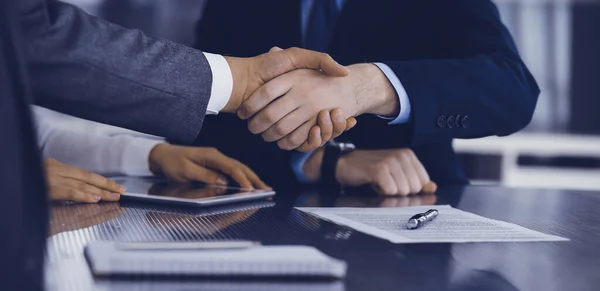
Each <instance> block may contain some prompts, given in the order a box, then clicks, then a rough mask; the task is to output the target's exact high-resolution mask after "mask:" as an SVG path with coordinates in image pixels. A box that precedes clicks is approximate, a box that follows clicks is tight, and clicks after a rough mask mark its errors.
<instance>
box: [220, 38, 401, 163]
mask: <svg viewBox="0 0 600 291" xmlns="http://www.w3.org/2000/svg"><path fill="white" fill-rule="evenodd" d="M227 61H228V63H229V64H230V67H231V68H232V75H233V80H234V89H233V92H232V98H231V100H230V102H229V103H228V105H227V106H226V107H225V108H224V111H225V112H237V114H238V116H239V117H240V118H242V119H247V120H249V122H248V127H249V130H250V131H251V132H252V133H254V134H261V136H262V137H263V139H264V140H265V141H267V142H275V141H277V144H278V146H279V147H280V148H281V149H285V150H292V149H296V150H299V151H303V152H306V151H310V150H314V149H316V148H317V147H320V146H322V145H323V144H324V143H325V142H327V141H329V140H330V139H332V138H335V137H337V136H339V135H340V134H341V133H343V132H344V131H345V130H349V129H350V128H352V127H353V126H354V125H355V124H356V119H355V118H354V117H355V116H358V115H360V114H363V113H374V114H383V115H385V114H386V113H387V114H388V115H392V114H394V111H397V107H398V106H397V105H395V104H394V103H393V102H394V101H392V102H387V101H388V100H393V99H391V98H394V99H397V98H396V97H395V92H394V91H393V89H391V86H390V85H389V82H388V81H387V79H386V78H385V76H384V75H383V73H382V72H381V71H380V70H379V69H378V68H377V67H376V66H375V65H372V64H358V65H353V66H350V67H348V68H346V67H344V66H341V65H339V64H338V63H336V62H335V61H334V60H333V59H332V58H331V57H330V56H329V55H327V54H323V53H318V52H313V51H309V50H303V49H298V48H291V49H286V50H281V49H279V48H273V49H272V50H271V51H270V52H268V53H266V54H263V55H260V56H257V57H254V58H249V59H238V58H227ZM386 108H391V112H386V111H385V109H386ZM388 111H389V110H388Z"/></svg>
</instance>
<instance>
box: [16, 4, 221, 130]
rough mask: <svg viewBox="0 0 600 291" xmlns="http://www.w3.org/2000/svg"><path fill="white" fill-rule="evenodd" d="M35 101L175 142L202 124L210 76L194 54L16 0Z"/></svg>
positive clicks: (59, 7)
mask: <svg viewBox="0 0 600 291" xmlns="http://www.w3.org/2000/svg"><path fill="white" fill-rule="evenodd" d="M19 2H20V3H21V5H22V6H21V13H22V15H21V17H22V28H23V34H24V35H25V39H26V43H25V45H26V51H27V52H26V53H27V60H28V67H29V72H30V74H31V79H32V81H31V82H32V86H33V88H34V93H35V103H36V104H38V105H40V106H43V107H47V108H51V109H54V110H57V111H61V112H65V113H68V114H71V115H75V116H78V117H82V118H85V119H90V120H94V121H98V122H102V123H107V124H111V125H116V126H120V127H125V128H129V129H132V130H136V131H140V132H145V133H149V134H153V135H158V136H164V137H167V138H170V139H173V140H176V141H180V142H192V141H193V140H194V139H195V138H196V137H197V135H198V133H199V131H200V128H201V127H202V121H203V119H204V115H205V113H206V108H207V105H208V101H209V99H210V92H211V85H212V73H211V70H210V66H209V64H208V61H207V60H206V58H205V56H204V54H203V53H202V52H200V51H197V50H194V49H192V48H189V47H186V46H184V45H180V44H176V43H173V42H170V41H166V40H157V39H153V38H150V37H148V36H146V35H144V34H143V33H142V32H140V31H138V30H131V29H125V28H122V27H119V26H117V25H114V24H111V23H109V22H107V21H104V20H101V19H98V18H96V17H93V16H91V15H88V14H86V13H85V12H83V11H81V10H80V9H78V8H76V7H74V6H72V5H70V4H66V3H63V2H59V1H54V0H49V1H46V0H19Z"/></svg>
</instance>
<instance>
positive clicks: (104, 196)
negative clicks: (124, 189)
mask: <svg viewBox="0 0 600 291" xmlns="http://www.w3.org/2000/svg"><path fill="white" fill-rule="evenodd" d="M63 185H65V186H68V187H69V188H70V189H75V190H77V191H78V192H82V193H84V194H86V195H87V196H90V197H91V199H93V200H94V201H95V202H97V201H98V200H103V201H119V199H120V198H121V194H119V193H111V192H110V191H106V190H103V189H100V188H98V187H96V186H93V185H90V184H87V183H85V182H82V181H78V180H73V179H68V180H66V181H65V182H64V183H63ZM90 197H86V199H89V198H90ZM98 197H100V198H99V199H97V198H98ZM77 202H89V201H77Z"/></svg>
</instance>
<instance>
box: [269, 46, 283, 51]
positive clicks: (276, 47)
mask: <svg viewBox="0 0 600 291" xmlns="http://www.w3.org/2000/svg"><path fill="white" fill-rule="evenodd" d="M282 50H283V49H282V48H280V47H278V46H274V47H272V48H271V49H270V50H269V52H270V53H272V52H278V51H282Z"/></svg>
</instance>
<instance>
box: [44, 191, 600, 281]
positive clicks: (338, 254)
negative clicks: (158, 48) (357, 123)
mask: <svg viewBox="0 0 600 291" xmlns="http://www.w3.org/2000/svg"><path fill="white" fill-rule="evenodd" d="M275 198H276V199H275V200H276V201H277V204H276V205H275V206H274V207H266V208H260V207H259V209H256V207H254V208H252V207H248V208H245V209H239V211H233V212H236V214H235V215H229V214H231V213H233V212H231V211H229V212H228V211H227V210H226V209H222V210H220V211H214V212H213V213H207V212H204V213H200V212H195V211H192V210H190V209H182V208H176V207H166V206H160V205H144V204H137V203H121V204H116V205H118V209H119V210H118V211H119V212H117V213H118V215H116V216H115V217H113V218H110V217H111V215H105V218H109V219H108V220H105V221H103V220H102V219H97V220H93V219H92V218H85V217H86V216H85V214H84V213H86V212H87V211H86V210H85V208H86V207H90V209H91V210H90V211H92V210H93V207H94V206H93V205H81V206H77V207H81V208H72V209H73V210H71V209H69V207H68V206H59V207H55V211H56V210H58V211H59V212H60V215H54V216H53V221H52V223H53V224H55V223H57V224H58V225H62V224H63V223H64V220H65V219H68V215H67V212H70V213H75V214H74V215H80V217H84V219H82V220H83V221H88V222H90V221H95V222H97V223H98V224H97V225H95V226H90V227H86V228H80V229H78V230H71V231H63V232H62V233H59V234H57V235H54V236H52V237H51V238H50V239H49V248H48V257H49V260H48V268H47V282H48V285H47V286H48V290H106V289H118V288H120V287H119V286H121V285H119V284H124V285H122V286H128V287H127V288H130V289H128V290H147V289H150V290H153V289H152V288H156V290H167V289H168V290H187V289H190V288H191V289H194V288H203V286H206V285H203V283H207V282H194V281H192V282H190V281H189V280H178V279H175V280H169V281H168V282H164V281H161V282H154V281H131V282H128V281H119V282H117V281H109V282H106V281H101V280H96V279H94V278H93V277H92V276H91V275H90V273H89V270H88V268H87V265H86V262H85V259H83V257H82V255H81V252H82V249H83V246H84V245H85V243H86V242H87V241H90V240H117V241H148V240H153V241H201V240H229V239H247V240H258V241H261V242H262V243H263V244H266V245H298V244H301V245H311V246H315V247H317V248H318V249H320V250H321V251H323V252H324V253H326V254H328V255H330V256H332V257H335V258H339V259H342V260H344V261H346V262H347V263H348V266H349V269H348V274H347V278H346V280H345V281H344V282H343V286H342V287H341V288H342V289H345V290H436V291H439V290H452V291H454V290H506V291H514V290H523V291H529V290H532V291H533V290H549V291H559V290H560V291H562V290H597V286H598V285H600V277H598V274H600V264H598V262H599V261H600V249H598V248H597V246H598V245H600V229H598V228H597V227H596V224H595V223H582V221H587V222H598V221H600V213H599V212H598V211H595V210H596V209H599V208H600V193H593V192H580V191H547V190H534V189H528V190H524V189H508V188H501V187H474V186H469V187H464V188H463V187H441V188H440V189H439V190H438V192H437V195H436V196H434V197H409V198H406V199H408V200H406V199H405V198H396V197H394V198H381V197H360V196H343V195H336V194H335V193H333V194H332V193H330V192H327V191H325V192H320V193H308V194H305V195H290V194H289V193H279V194H278V196H276V197H275ZM388 199H391V200H388ZM414 203H422V204H430V203H436V204H450V205H452V206H453V207H456V208H459V209H462V210H465V211H470V212H473V213H476V214H479V215H483V216H486V217H489V218H492V219H499V220H505V221H508V222H512V223H517V224H520V225H522V226H524V227H527V228H531V229H534V230H538V231H542V232H545V233H549V234H556V235H560V236H565V237H569V238H571V239H572V240H571V241H570V242H563V243H560V244H556V243H484V244H456V245H455V244H427V245H425V244H415V245H394V244H391V243H387V242H385V241H382V240H378V239H376V238H373V237H370V236H367V235H364V234H361V233H358V232H355V231H353V230H352V229H348V228H345V227H341V226H337V225H334V224H332V223H329V222H326V221H321V220H318V219H310V218H308V217H307V216H305V215H303V214H302V213H301V212H299V211H296V210H294V209H293V207H295V206H327V207H331V206H353V207H362V206H364V207H377V206H379V207H390V206H391V207H397V206H405V205H412V204H414ZM102 205H104V204H100V206H101V207H102ZM103 207H108V206H103ZM112 207H114V206H112ZM96 211H97V212H98V211H99V210H96ZM99 212H100V213H105V212H103V211H99ZM109 213H111V212H110V211H109ZM67 225H68V223H67ZM86 225H87V224H80V225H79V224H75V226H76V227H75V228H77V227H81V226H86ZM71 228H73V227H71ZM65 229H67V228H65ZM73 229H74V228H73ZM117 283H118V284H117ZM228 283H229V281H226V282H219V284H222V285H218V286H223V287H225V286H240V284H235V283H236V282H235V281H234V284H232V285H228ZM255 283H256V284H255V285H253V284H249V285H247V284H241V285H242V286H241V287H240V288H241V289H234V290H256V289H252V288H251V287H252V286H260V284H259V283H261V282H255ZM194 284H196V285H194ZM207 284H210V283H207ZM302 284H303V283H302ZM190 286H192V287H190ZM194 286H196V287H194ZM215 286H217V285H215ZM295 286H296V285H295ZM298 286H299V285H298ZM302 287H303V288H304V289H306V290H311V289H312V288H314V289H316V290H320V289H319V288H318V287H317V286H306V285H302ZM232 288H233V287H232ZM235 288H237V287H235ZM286 288H287V287H286ZM289 288H292V287H291V285H290V287H289ZM336 288H339V287H336ZM327 290H329V289H327ZM336 290H337V289H336Z"/></svg>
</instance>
